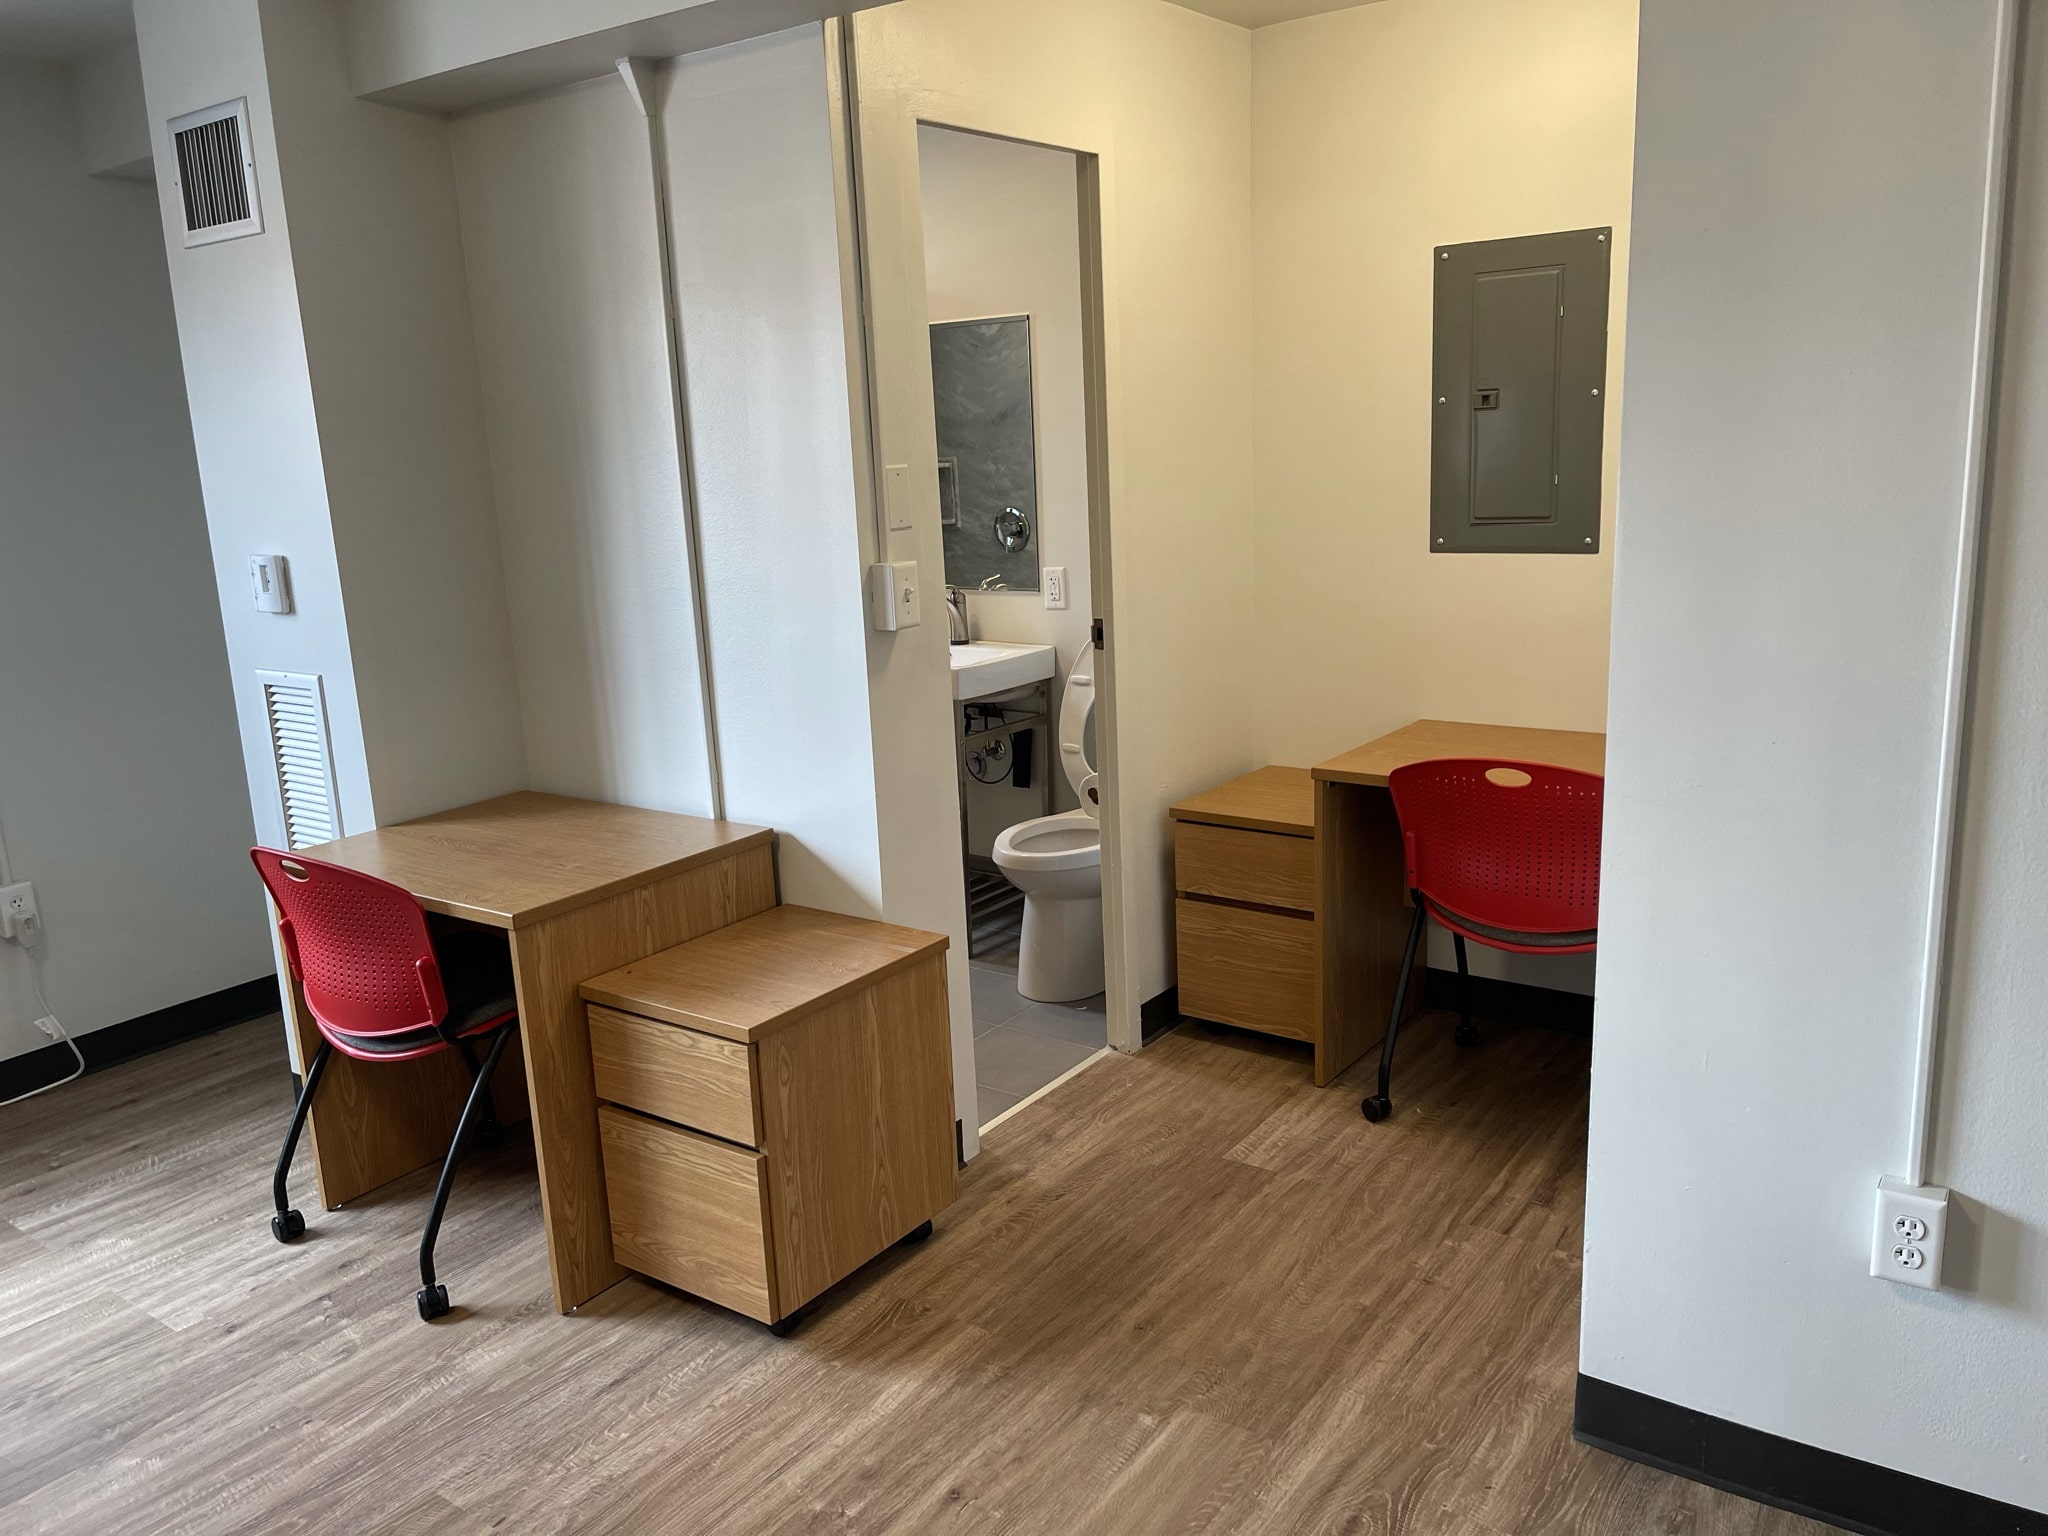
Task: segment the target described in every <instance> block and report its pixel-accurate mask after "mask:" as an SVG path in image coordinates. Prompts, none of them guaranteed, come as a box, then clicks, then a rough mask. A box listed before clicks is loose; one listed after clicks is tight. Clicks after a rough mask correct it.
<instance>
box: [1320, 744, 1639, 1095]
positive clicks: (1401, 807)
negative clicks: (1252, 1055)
mask: <svg viewBox="0 0 2048 1536" xmlns="http://www.w3.org/2000/svg"><path fill="white" fill-rule="evenodd" d="M1606 782H1607V781H1606V780H1605V779H1603V778H1601V777H1600V775H1599V774H1597V773H1581V772H1579V771H1577V770H1576V769H1572V768H1554V767H1551V766H1550V765H1549V764H1546V763H1517V762H1505V761H1500V760H1497V759H1491V758H1466V757H1447V758H1438V759H1435V760H1433V761H1430V762H1423V763H1410V764H1408V765H1407V766H1406V767H1403V768H1396V769H1395V770H1394V771H1393V772H1392V773H1391V774H1389V775H1388V776H1387V788H1388V789H1389V790H1390V791H1392V793H1393V796H1394V814H1395V815H1396V816H1397V817H1398V818H1399V819H1400V823H1401V842H1402V845H1403V847H1404V849H1405V851H1406V856H1407V866H1408V889H1409V892H1410V894H1411V896H1412V898H1413V900H1414V903H1415V920H1414V921H1413V922H1412V923H1410V924H1409V925H1408V947H1407V949H1406V951H1405V952H1404V953H1403V954H1402V956H1401V974H1400V978H1399V980H1398V981H1396V982H1395V984H1394V1011H1393V1015H1392V1017H1391V1018H1389V1019H1388V1020H1387V1032H1386V1035H1385V1036H1384V1037H1383V1039H1382V1042H1381V1045H1380V1081H1379V1092H1377V1093H1376V1094H1374V1095H1372V1096H1371V1097H1370V1098H1368V1099H1366V1100H1365V1101H1364V1102H1363V1103H1362V1104H1360V1105H1359V1106H1358V1107H1359V1109H1360V1110H1362V1111H1363V1112H1364V1114H1365V1118H1366V1119H1368V1120H1375V1121H1377V1120H1384V1119H1386V1118H1387V1116H1388V1115H1390V1114H1392V1113H1393V1108H1394V1104H1393V1100H1392V1098H1391V1097H1389V1094H1388V1089H1389V1087H1390V1086H1391V1082H1392V1078H1393V1072H1394V1041H1395V1038H1396V1037H1397V1035H1398V1034H1399V1033H1400V1028H1401V1015H1402V1012H1403V1011H1404V1009H1405V1007H1406V1005H1407V1001H1408V978H1409V976H1410V974H1411V973H1413V971H1414V969H1415V951H1416V948H1417V946H1418V945H1420V944H1421V942H1422V931H1423V929H1424V928H1425V927H1426V926H1427V925H1428V921H1429V919H1430V918H1432V917H1433V918H1435V919H1436V920H1437V921H1438V922H1439V923H1441V924H1443V926H1444V927H1446V928H1448V929H1450V931H1451V935H1452V938H1453V939H1454V940H1455V941H1456V944H1457V949H1458V986H1459V995H1458V1012H1459V1019H1458V1043H1459V1044H1460V1045H1471V1044H1473V1043H1474V1042H1475V1041H1476V1040H1477V1039H1478V1032H1477V1029H1476V1027H1475V1026H1474V1024H1473V1022H1472V1009H1471V1004H1470V1001H1469V997H1468V994H1469V992H1470V983H1471V972H1470V971H1469V970H1468V969H1467V967H1466V963H1465V941H1466V940H1467V939H1470V940H1471V941H1472V942H1473V943H1475V944H1484V945H1486V946H1487V947H1488V948H1490V949H1504V950H1508V951H1511V952H1512V953H1515V954H1522V955H1576V954H1583V953H1585V952H1587V951H1588V950H1591V949H1593V948H1595V947H1596V946H1597V944H1598V941H1599V927H1600V812H1601V807H1602V803H1603V796H1604V794H1605V788H1606Z"/></svg>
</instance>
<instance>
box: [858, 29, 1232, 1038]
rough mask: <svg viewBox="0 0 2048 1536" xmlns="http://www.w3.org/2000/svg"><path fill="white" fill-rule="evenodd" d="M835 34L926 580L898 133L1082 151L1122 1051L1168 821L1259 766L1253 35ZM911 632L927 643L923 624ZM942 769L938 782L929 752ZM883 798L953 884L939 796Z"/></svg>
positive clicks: (906, 217)
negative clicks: (858, 136)
mask: <svg viewBox="0 0 2048 1536" xmlns="http://www.w3.org/2000/svg"><path fill="white" fill-rule="evenodd" d="M854 25H855V28H856V32H857V36H858V40H859V61H860V78H861V98H862V100H861V128H862V136H863V158H862V174H863V176H864V178H865V180H866V184H867V187H868V190H869V199H870V208H871V210H874V211H875V212H876V213H877V215H878V216H877V217H876V218H875V219H874V220H873V221H872V223H871V225H870V228H869V231H868V233H869V238H870V241H871V249H872V252H873V266H874V271H875V275H876V280H875V285H874V292H873V300H874V305H875V314H876V330H877V335H878V339H879V352H878V359H877V366H878V370H879V373H880V381H881V382H880V400H879V403H878V410H879V411H880V413H881V440H882V443H883V451H884V453H885V454H886V455H887V461H888V462H892V463H907V464H909V465H911V466H912V471H913V475H912V478H913V481H914V483H915V485H916V486H917V487H918V488H919V491H920V493H921V494H922V495H923V496H925V498H926V501H925V504H924V505H923V506H922V507H921V510H920V517H921V518H922V519H923V521H924V523H925V524H926V525H929V527H928V533H929V537H921V538H920V541H919V542H918V543H917V544H916V545H915V546H914V548H915V549H916V551H917V553H918V558H919V559H920V560H921V561H923V562H925V563H926V565H927V568H931V569H936V568H937V562H938V561H939V558H940V556H939V543H938V538H937V528H936V526H935V524H936V515H937V514H936V506H937V492H936V487H935V476H936V473H937V471H936V468H935V466H934V463H933V459H934V452H933V425H932V405H931V361H930V346H929V336H928V329H927V327H928V311H927V305H926V299H925V291H924V290H925V275H924V270H923V267H924V254H923V243H922V236H921V211H920V208H919V193H918V184H917V135H916V125H917V124H918V123H919V122H932V123H941V124H946V125H950V126H954V127H959V128H967V129H973V130H977V131H980V132H985V133H994V134H1000V135H1004V136H1007V137H1010V138H1015V139H1022V140H1025V141H1028V142H1032V143H1038V144H1046V145H1052V146H1055V147H1058V148H1062V149H1069V150H1078V151H1081V152H1083V153H1086V154H1089V155H1092V156H1096V157H1099V159H1098V164H1099V173H1100V178H1101V187H1102V219H1103V228H1102V231H1101V246H1102V262H1103V270H1104V278H1103V286H1104V290H1105V309H1106V318H1105V330H1106V334H1105V351H1106V364H1107V368H1106V371H1107V402H1106V403H1107V429H1108V440H1109V443H1110V452H1111V485H1110V502H1111V511H1110V529H1109V544H1108V552H1109V556H1110V558H1109V560H1108V562H1107V563H1106V564H1105V563H1104V562H1102V560H1101V559H1100V558H1099V557H1100V554H1101V551H1100V550H1098V551H1097V554H1098V559H1097V561H1096V564H1095V568H1094V571H1093V573H1092V574H1093V577H1094V581H1095V584H1096V586H1097V587H1098V589H1101V588H1104V587H1105V585H1106V586H1107V588H1108V592H1107V594H1106V596H1107V599H1108V600H1107V601H1106V602H1105V601H1103V598H1104V596H1105V594H1103V593H1102V592H1100V591H1099V592H1098V605H1099V606H1098V608H1097V610H1096V611H1097V612H1098V613H1102V612H1105V611H1106V613H1107V617H1108V621H1109V624H1108V627H1109V650H1108V653H1107V658H1106V664H1105V665H1104V666H1103V668H1102V670H1101V673H1100V674H1099V680H1100V681H1101V682H1102V683H1103V684H1104V693H1105V696H1106V702H1107V704H1108V705H1109V707H1110V709H1111V711H1112V712H1113V715H1114V719H1115V722H1116V732H1115V739H1114V741H1111V742H1106V743H1105V744H1104V751H1103V757H1104V762H1105V766H1106V767H1107V769H1108V772H1107V773H1106V775H1105V779H1106V782H1107V783H1108V785H1109V789H1108V802H1107V805H1106V808H1105V814H1104V839H1105V848H1106V849H1107V848H1114V849H1115V851H1116V855H1117V857H1116V860H1115V863H1116V865H1117V866H1118V869H1119V870H1120V873H1121V879H1120V881H1119V880H1116V879H1113V878H1112V879H1106V881H1105V891H1104V896H1105V901H1104V922H1105V927H1106V929H1107V930H1108V932H1109V935H1110V937H1111V940H1112V943H1113V944H1114V943H1115V942H1117V941H1119V940H1121V942H1122V944H1123V946H1124V949H1125V952H1126V954H1127V957H1128V960H1129V967H1128V970H1127V971H1126V972H1125V973H1124V974H1121V975H1118V974H1112V975H1111V977H1110V983H1109V1001H1110V1008H1111V1013H1112V1038H1128V1039H1132V1040H1135V1027H1136V1014H1137V1009H1138V1006H1139V1004H1140V1002H1141V1001H1143V1000H1144V999H1147V998H1150V997H1153V996H1155V995H1157V994H1158V993H1159V992H1161V991H1162V990H1164V988H1165V987H1166V986H1167V985H1168V984H1169V983H1170V982H1171V980H1172V969H1171V958H1170V956H1171V943H1172V936H1171V928H1172V909H1171V900H1170V884H1171V880H1170V865H1171V853H1170V847H1169V844H1168V840H1167V817H1166V808H1167V806H1168V805H1170V804H1171V803H1172V802H1173V801H1174V800H1175V799H1177V798H1178V797H1180V796H1181V795H1184V794H1187V793H1189V792H1191V791H1194V790H1197V789H1201V788H1205V787H1207V786H1209V785H1212V784H1214V783H1216V782H1218V781H1219V780H1221V779H1225V778H1228V777H1230V776H1232V775H1233V774H1236V773H1241V772H1243V771H1245V770H1247V769H1249V768H1252V767H1254V766H1256V765H1257V758H1256V754H1255V750H1254V743H1253V735H1254V731H1253V720H1254V703H1253V689H1254V687H1255V678H1254V671H1255V663H1254V654H1253V651H1254V622H1253V613H1252V591H1251V583H1250V581H1249V580H1248V579H1247V572H1248V571H1249V570H1250V568H1251V564H1252V556H1253V550H1252V531H1251V530H1252V508H1251V490H1252V484H1251V469H1252V457H1251V432H1250V411H1251V390H1250V367H1251V356H1252V350H1251V327H1250V273H1251V264H1250V254H1251V252H1250V241H1251V237H1250V204H1251V143H1250V110H1249V103H1250V89H1251V43H1250V35H1249V34H1248V33H1246V32H1245V31H1244V30H1243V29H1241V28H1238V27H1233V26H1230V25H1228V24H1226V23H1223V22H1219V21H1215V20H1212V19H1210V18H1208V17H1204V16H1198V15H1196V14H1195V13H1193V12H1191V11H1187V10H1183V9H1181V8H1180V7H1179V6H1174V5H1168V4H1165V3H1164V0H1106V3H1105V0H1036V3H1031V4H1024V3H1021V0H994V3H992V0H972V3H970V0H903V3H901V4H897V5H892V6H887V7H885V8H883V9H880V10H874V11H865V12H862V13H861V14H860V15H859V16H857V17H855V18H854ZM938 617H940V618H943V617H944V616H943V615H939V616H938ZM920 633H923V634H926V635H930V636H932V637H934V640H933V644H934V645H935V646H936V647H937V648H939V650H940V651H942V649H943V646H944V643H945V631H944V630H943V628H941V627H938V626H936V625H928V626H927V627H926V629H925V630H923V631H921V632H920ZM932 664H933V665H934V666H942V665H943V664H944V657H943V655H942V654H938V653H937V652H935V653H934V655H933V657H932ZM916 686H920V687H921V686H923V683H922V681H921V680H920V681H918V682H917V683H916ZM881 707H882V706H881V705H880V704H878V710H879V709H880V708H881ZM938 766H939V767H941V768H943V769H944V770H945V772H946V773H947V774H948V775H949V776H950V774H951V772H952V769H951V766H950V760H949V758H945V759H940V760H939V763H938ZM881 788H882V794H883V797H884V798H883V843H884V846H885V847H893V846H897V845H898V840H899V839H901V840H902V841H903V842H906V843H907V842H910V841H913V840H915V839H917V838H920V837H921V838H924V839H925V840H926V841H927V842H928V843H929V844H930V857H931V858H932V859H933V860H934V861H936V860H937V859H938V858H940V857H942V856H945V855H946V854H947V853H948V850H949V849H950V857H951V859H952V862H953V864H954V865H955V866H956V867H957V865H958V862H959V858H958V832H957V828H954V827H952V826H939V825H937V818H935V817H934V816H932V814H931V812H930V810H929V806H930V804H931V803H933V799H934V798H935V797H930V798H927V800H926V803H925V804H924V805H922V806H920V805H919V804H918V802H917V800H916V799H915V798H914V797H915V796H916V795H917V794H919V793H922V792H924V788H923V786H921V785H909V784H905V783H902V782H900V781H899V780H897V779H892V778H890V777H888V776H885V777H884V779H883V782H882V786H881ZM1115 873H1116V871H1112V872H1111V874H1112V875H1114V874H1115ZM1124 1031H1129V1032H1130V1033H1129V1034H1128V1035H1126V1034H1124V1033H1123V1032H1124Z"/></svg>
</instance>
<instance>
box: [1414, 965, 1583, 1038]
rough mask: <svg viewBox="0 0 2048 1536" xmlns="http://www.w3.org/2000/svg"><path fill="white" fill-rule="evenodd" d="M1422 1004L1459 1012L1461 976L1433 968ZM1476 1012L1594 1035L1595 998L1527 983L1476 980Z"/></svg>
mask: <svg viewBox="0 0 2048 1536" xmlns="http://www.w3.org/2000/svg"><path fill="white" fill-rule="evenodd" d="M1422 1001H1423V1004H1424V1006H1426V1007H1430V1008H1449V1009H1453V1010H1455V1009H1456V1008H1457V1006H1458V973H1457V972H1456V971H1440V970H1438V969H1436V967H1434V966H1431V967H1430V969H1429V971H1428V973H1427V975H1425V977H1424V978H1423V983H1422ZM1472 1012H1473V1013H1474V1015H1476V1016H1477V1017H1479V1018H1481V1019H1496V1020H1499V1021H1500V1022H1501V1023H1504V1024H1533V1025H1535V1026H1536V1028H1538V1029H1555V1030H1560V1031H1562V1032H1563V1033H1565V1034H1568V1035H1590V1034H1592V1033H1593V999H1592V998H1590V997H1588V996H1586V994H1585V993H1583V992H1561V991H1559V990H1558V989H1557V988H1556V987H1533V986H1531V985H1529V983H1527V982H1525V981H1501V980H1499V979H1498V978H1497V977H1493V976H1474V977H1473V978H1472Z"/></svg>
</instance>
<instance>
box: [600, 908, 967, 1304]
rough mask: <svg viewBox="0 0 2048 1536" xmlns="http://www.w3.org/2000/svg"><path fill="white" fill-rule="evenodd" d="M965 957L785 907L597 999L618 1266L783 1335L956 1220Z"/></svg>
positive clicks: (616, 981) (621, 977) (692, 946)
mask: <svg viewBox="0 0 2048 1536" xmlns="http://www.w3.org/2000/svg"><path fill="white" fill-rule="evenodd" d="M945 951H946V940H945V938H944V936H943V935H941V934H935V933H923V932H919V931H917V930H915V929H909V928H897V927H892V926H890V925H888V924H884V923H871V922H864V921H862V920H861V919H858V918H850V917H841V916H838V915H837V914H834V913H829V912H816V911H812V910H811V909H809V908H806V907H776V908H773V909H771V910H770V911H767V912H764V913H762V914H761V915H760V916H758V917H754V918H750V919H748V920H747V921H745V922H742V923H735V924H733V925H732V926H731V927H728V928H722V929H720V930H719V931H718V932H717V933H714V934H709V935H707V936H706V937H705V938H702V939H698V940H694V941H693V942H691V943H689V944H683V945H679V946H677V947H676V948H674V949H670V950H665V951H663V952H662V953H661V954H658V955H654V956H651V957H649V958H648V959H646V960H642V961H638V962H636V963H634V964H632V965H629V966H625V967H622V968H621V969H619V970H616V971H613V972H610V973H609V974H607V975H604V976H600V977H598V978H597V979H596V980H594V981H589V982H585V983H584V985H583V996H584V999H585V1002H586V1004H587V1006H588V1010H589V1014H590V1049H591V1067H592V1073H593V1077H594V1079H595V1082H596V1085H597V1093H598V1097H599V1099H600V1100H602V1101H603V1104H602V1107H601V1108H600V1110H599V1112H598V1118H599V1127H600V1130H601V1132H602V1134H603V1141H604V1176H605V1190H606V1194H607V1197H608V1198H609V1201H610V1204H611V1224H612V1250H613V1252H614V1254H615V1255H616V1256H617V1258H618V1261H619V1262H620V1263H621V1264H624V1265H626V1266H627V1267H628V1268H631V1269H637V1270H639V1271H640V1272H641V1273H643V1274H648V1275H652V1276H653V1277H654V1278H656V1279H657V1280H663V1281H666V1282H667V1283H669V1284H670V1285H673V1286H675V1287H677V1288H678V1289H680V1290H685V1291H689V1292H691V1293H692V1294H693V1295H698V1296H703V1297H705V1298H706V1299H707V1300H710V1301H715V1302H717V1303H718V1304H719V1305H721V1306H725V1307H730V1308H732V1310H734V1311H735V1312H742V1313H745V1314H746V1315H747V1316H749V1317H753V1318H758V1319H759V1320H760V1321H762V1322H764V1323H777V1322H780V1321H782V1320H783V1319H784V1318H787V1317H789V1316H790V1315H791V1314H792V1313H794V1312H796V1311H797V1309H798V1308H800V1307H802V1306H803V1305H804V1304H805V1303H807V1302H809V1301H811V1300H812V1299H813V1298H814V1297H816V1296H818V1295H819V1294H820V1293H821V1292H823V1291H824V1290H826V1289H827V1288H828V1287H829V1286H831V1285H833V1284H835V1283H837V1282H838V1281H839V1280H842V1279H844V1278H845V1277H846V1276H847V1275H849V1274H851V1273H852V1272H853V1271H854V1270H856V1269H858V1268H859V1267H860V1266H861V1265H863V1264H865V1263H867V1262H868V1260H870V1259H872V1258H874V1257H875V1256H876V1255H877V1254H879V1253H881V1252H883V1251H884V1250H885V1249H887V1248H889V1247H891V1246H892V1245H893V1244H895V1243H897V1242H899V1241H901V1240H902V1239H903V1238H904V1237H906V1236H908V1235H909V1234H910V1233H912V1232H913V1231H915V1230H917V1229H918V1228H919V1227H920V1226H922V1225H923V1224H924V1223H925V1222H927V1221H929V1220H930V1219H931V1218H932V1217H933V1216H934V1215H936V1214H937V1213H938V1212H939V1211H941V1210H943V1209H945V1207H946V1206H948V1205H950V1204H951V1203H952V1201H953V1196H954V1193H955V1189H956V1181H957V1171H958V1152H957V1143H956V1141H955V1136H954V1127H953V1066H952V1045H951V1040H950V1037H949V1032H948V1027H947V1010H946V965H945Z"/></svg>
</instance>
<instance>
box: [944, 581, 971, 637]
mask: <svg viewBox="0 0 2048 1536" xmlns="http://www.w3.org/2000/svg"><path fill="white" fill-rule="evenodd" d="M946 627H947V629H948V631H949V632H950V636H951V639H952V642H953V644H955V645H965V644H966V643H967V589H966V588H965V587H956V586H953V585H951V584H950V583H949V584H948V585H947V587H946Z"/></svg>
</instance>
